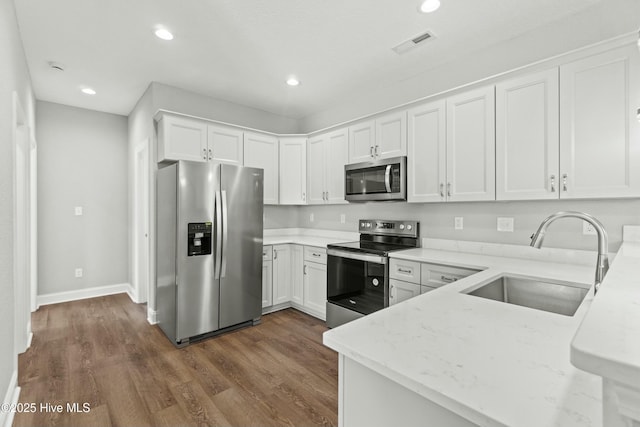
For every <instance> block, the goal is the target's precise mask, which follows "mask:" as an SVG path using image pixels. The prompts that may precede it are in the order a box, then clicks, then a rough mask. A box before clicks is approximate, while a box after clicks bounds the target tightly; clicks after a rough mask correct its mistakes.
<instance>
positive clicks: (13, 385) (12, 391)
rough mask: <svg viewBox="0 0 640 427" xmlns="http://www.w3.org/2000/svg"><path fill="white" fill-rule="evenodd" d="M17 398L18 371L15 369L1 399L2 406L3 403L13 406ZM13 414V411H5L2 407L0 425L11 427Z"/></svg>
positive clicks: (18, 396) (18, 391)
mask: <svg viewBox="0 0 640 427" xmlns="http://www.w3.org/2000/svg"><path fill="white" fill-rule="evenodd" d="M19 398H20V387H18V371H17V370H15V371H13V374H12V375H11V380H10V381H9V387H7V392H6V393H5V395H4V400H3V401H2V406H3V408H4V407H5V405H9V406H10V407H15V405H16V404H17V403H18V399H19ZM14 415H15V411H5V410H4V409H3V410H2V411H0V426H3V427H11V424H13V417H14Z"/></svg>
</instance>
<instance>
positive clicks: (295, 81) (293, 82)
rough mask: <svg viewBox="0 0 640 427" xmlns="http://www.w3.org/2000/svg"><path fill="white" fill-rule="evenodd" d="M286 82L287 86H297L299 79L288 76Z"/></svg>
mask: <svg viewBox="0 0 640 427" xmlns="http://www.w3.org/2000/svg"><path fill="white" fill-rule="evenodd" d="M287 84H288V85H289V86H298V85H299V84H300V80H298V79H296V78H295V77H289V78H288V79H287Z"/></svg>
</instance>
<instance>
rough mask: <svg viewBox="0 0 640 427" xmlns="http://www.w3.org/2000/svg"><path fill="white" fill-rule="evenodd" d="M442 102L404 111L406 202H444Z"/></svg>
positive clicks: (444, 113)
mask: <svg viewBox="0 0 640 427" xmlns="http://www.w3.org/2000/svg"><path fill="white" fill-rule="evenodd" d="M446 111H447V104H446V101H445V100H444V99H442V100H439V101H436V102H430V103H428V104H424V105H421V106H419V107H415V108H412V109H410V110H409V112H408V119H407V122H408V127H409V132H408V156H407V157H408V160H407V200H408V201H409V202H440V201H444V200H446V194H445V188H444V186H445V183H446V180H447V139H446V124H447V123H446Z"/></svg>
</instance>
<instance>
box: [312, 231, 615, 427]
mask: <svg viewBox="0 0 640 427" xmlns="http://www.w3.org/2000/svg"><path fill="white" fill-rule="evenodd" d="M472 249H473V250H474V252H475V253H471V252H462V251H464V250H472ZM543 249H544V248H543ZM509 255H511V256H509ZM391 257H393V258H401V259H407V260H414V261H420V262H430V263H438V264H444V265H451V266H461V267H467V268H474V269H478V270H482V271H480V272H479V273H476V274H474V275H471V276H469V277H466V278H464V279H461V280H459V281H457V282H454V283H452V284H449V285H446V286H443V287H441V288H438V289H437V290H434V291H432V292H429V293H426V294H423V295H420V296H417V297H414V298H412V299H409V300H407V301H404V302H402V303H400V304H396V305H394V306H392V307H389V308H387V309H384V310H380V311H378V312H376V313H373V314H371V315H368V316H366V317H363V318H361V319H358V320H355V321H353V322H350V323H347V324H345V325H342V326H340V327H338V328H335V329H332V330H330V331H327V332H325V334H324V343H325V345H327V346H329V347H330V348H332V349H334V350H336V351H337V352H339V353H341V354H343V355H344V356H345V357H348V358H350V359H352V360H354V361H356V362H358V363H360V364H362V365H364V366H366V367H368V368H369V369H372V370H373V371H375V372H377V373H379V374H380V375H383V376H385V377H387V378H389V379H391V380H393V381H395V382H397V383H399V384H401V385H403V386H404V387H406V388H408V389H409V390H412V391H414V392H415V393H417V394H419V395H421V396H423V397H424V398H426V399H429V400H431V401H433V402H435V403H437V404H439V405H441V406H443V407H444V408H446V409H448V410H450V411H452V412H455V413H457V414H459V415H461V416H463V417H464V418H467V419H468V420H470V421H472V422H473V423H475V424H477V425H480V426H513V427H516V426H517V427H527V426H530V427H540V426H545V427H551V426H558V427H570V426H601V425H602V380H601V379H600V378H599V377H597V376H595V375H592V374H589V373H587V372H584V371H581V370H579V369H577V368H576V367H574V366H573V365H572V364H571V361H570V343H571V340H572V338H573V337H574V335H575V334H576V331H577V330H578V328H579V327H580V323H581V321H582V319H583V318H584V317H585V314H586V313H587V312H588V310H589V307H590V306H591V304H592V302H593V299H594V295H593V286H592V284H593V278H594V272H595V254H594V253H591V252H584V251H562V250H547V251H545V250H541V251H540V250H536V249H534V248H529V247H514V246H512V245H495V244H494V245H491V244H474V243H472V242H453V241H436V240H433V241H431V240H429V239H425V240H424V243H423V247H422V248H420V249H411V250H407V251H399V252H393V253H392V254H391ZM516 257H518V258H516ZM615 268H616V266H615V264H614V266H613V269H612V270H613V271H615ZM503 274H511V275H520V276H529V277H538V278H545V279H549V280H554V281H560V282H573V283H574V284H576V283H577V284H578V285H579V286H581V287H584V288H588V289H589V292H588V293H587V296H586V297H585V299H584V301H583V302H582V303H581V305H580V306H579V308H578V310H577V311H576V313H575V315H574V316H565V315H561V314H555V313H550V312H546V311H541V310H535V309H531V308H526V307H521V306H518V305H513V304H505V303H502V302H497V301H493V300H488V299H484V298H478V297H475V296H472V295H467V294H466V293H467V292H469V291H472V290H474V289H476V288H478V287H480V286H482V285H484V284H486V283H489V282H490V281H492V280H494V279H495V278H497V277H499V276H501V275H503ZM613 277H615V275H614V276H613ZM603 286H607V285H606V282H605V283H604V284H603ZM598 296H599V295H598Z"/></svg>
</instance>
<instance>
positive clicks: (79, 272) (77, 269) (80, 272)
mask: <svg viewBox="0 0 640 427" xmlns="http://www.w3.org/2000/svg"><path fill="white" fill-rule="evenodd" d="M76 277H78V278H79V277H82V269H81V268H76Z"/></svg>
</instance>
